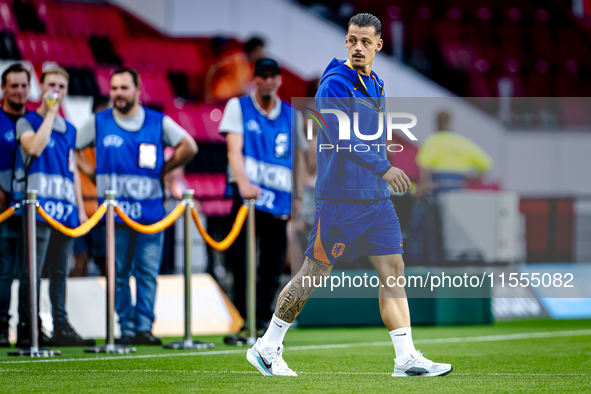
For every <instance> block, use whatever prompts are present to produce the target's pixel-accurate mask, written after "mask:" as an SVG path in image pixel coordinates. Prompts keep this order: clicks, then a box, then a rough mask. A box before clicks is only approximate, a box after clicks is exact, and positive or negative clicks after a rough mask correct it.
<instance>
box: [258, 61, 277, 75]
mask: <svg viewBox="0 0 591 394" xmlns="http://www.w3.org/2000/svg"><path fill="white" fill-rule="evenodd" d="M265 71H272V72H274V73H275V74H281V69H280V68H279V64H277V62H276V61H275V60H273V59H269V58H268V57H264V58H262V59H259V60H257V61H256V63H255V64H254V75H257V76H260V75H262V74H263V73H264V72H265Z"/></svg>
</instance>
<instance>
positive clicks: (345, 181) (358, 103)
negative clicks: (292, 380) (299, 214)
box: [246, 14, 452, 377]
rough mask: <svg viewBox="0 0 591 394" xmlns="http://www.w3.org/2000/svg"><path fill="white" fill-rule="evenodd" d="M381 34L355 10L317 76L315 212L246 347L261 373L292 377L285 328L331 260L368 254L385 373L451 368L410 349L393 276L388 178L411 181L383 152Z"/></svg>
mask: <svg viewBox="0 0 591 394" xmlns="http://www.w3.org/2000/svg"><path fill="white" fill-rule="evenodd" d="M381 33H382V24H381V22H380V21H379V19H378V18H376V17H375V16H373V15H371V14H357V15H355V16H353V17H352V18H351V19H350V21H349V25H348V29H347V35H346V37H345V47H346V48H347V52H348V53H347V55H348V56H347V60H338V59H333V60H332V61H331V62H330V64H329V65H328V67H327V68H326V70H325V71H324V74H323V75H322V79H321V81H320V85H319V88H318V92H317V93H316V100H315V101H316V108H317V110H318V111H319V112H321V113H322V115H321V116H322V117H323V122H322V123H323V126H324V127H322V130H321V131H320V132H319V133H318V151H317V163H318V179H317V181H316V187H315V199H316V217H315V220H314V226H313V228H312V234H311V235H310V238H309V240H308V249H307V250H306V252H305V255H306V258H305V261H304V265H303V266H302V269H301V270H300V271H299V272H298V273H297V275H295V276H294V277H293V278H292V279H291V281H290V282H289V284H288V285H287V286H285V288H284V289H283V291H282V292H281V294H280V295H279V298H278V300H277V306H276V308H275V313H274V315H273V319H272V322H273V323H272V324H270V325H269V328H268V329H267V331H266V332H265V334H264V336H263V337H262V338H259V339H258V340H257V342H256V344H255V345H254V346H253V347H252V348H251V349H250V350H249V351H248V352H247V356H246V357H247V360H248V362H249V363H250V364H251V365H253V366H254V367H255V368H256V369H258V370H259V371H260V372H261V373H262V374H263V375H266V376H297V374H296V373H295V372H294V371H293V370H292V369H291V368H289V367H288V366H287V364H286V362H285V361H284V360H283V354H282V353H283V338H284V336H285V334H286V332H287V330H288V329H289V327H290V326H291V324H292V323H293V321H294V319H295V318H296V317H297V315H298V314H299V313H300V311H301V310H302V308H303V307H304V304H305V303H306V301H307V299H308V298H309V297H310V296H311V295H312V293H313V291H314V290H315V288H316V287H317V286H319V285H321V284H322V283H323V281H324V280H325V278H326V277H327V276H329V275H330V272H331V270H332V267H333V264H334V263H335V262H339V261H353V260H355V259H356V258H359V257H366V258H369V260H370V261H371V263H372V264H373V266H374V267H375V268H376V270H377V271H378V274H379V278H380V285H381V286H380V287H379V306H380V314H381V316H382V320H383V321H384V324H385V326H386V327H387V328H388V331H389V333H390V337H391V338H392V342H393V345H394V349H395V352H396V359H395V360H394V373H393V374H392V376H393V377H407V376H443V375H447V374H449V373H450V372H451V371H452V366H451V365H450V364H440V363H434V362H432V361H430V360H428V359H426V358H425V357H423V355H422V353H420V352H419V351H418V350H416V349H415V347H414V344H413V340H412V336H411V327H410V313H409V309H408V301H407V299H406V293H405V289H404V287H399V286H392V282H391V281H390V280H391V279H394V280H397V279H398V278H400V277H401V276H402V277H403V276H404V262H403V260H402V251H403V250H402V237H401V233H400V224H399V223H398V218H397V216H396V212H395V211H394V207H393V205H392V203H391V202H390V200H389V196H390V193H389V191H388V185H390V186H392V188H393V189H394V190H395V191H404V192H406V191H407V190H408V188H409V187H410V180H409V179H408V177H407V176H406V175H405V174H404V172H403V171H402V170H400V169H399V168H395V167H392V166H391V165H390V163H389V162H388V160H387V158H386V149H387V141H386V138H385V134H386V133H383V130H384V128H385V127H384V124H385V119H384V112H385V104H384V101H385V93H384V82H383V81H382V80H381V79H380V78H379V77H378V76H377V74H376V73H375V72H374V71H373V70H372V68H373V62H374V58H375V55H376V54H377V53H378V52H379V51H380V50H381V49H382V45H383V41H382V39H381ZM347 118H348V119H347ZM341 125H342V126H341ZM377 130H379V132H378V133H376V131H377ZM306 278H307V280H306ZM343 282H345V281H343ZM331 283H332V282H331ZM349 286H350V285H349ZM342 313H343V314H346V313H348V311H347V310H343V311H342Z"/></svg>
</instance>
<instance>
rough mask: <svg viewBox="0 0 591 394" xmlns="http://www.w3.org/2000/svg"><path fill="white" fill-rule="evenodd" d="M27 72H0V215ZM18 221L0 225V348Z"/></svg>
mask: <svg viewBox="0 0 591 394" xmlns="http://www.w3.org/2000/svg"><path fill="white" fill-rule="evenodd" d="M30 82H31V73H30V72H29V70H28V69H27V68H25V67H24V66H23V65H22V64H20V63H15V64H13V65H11V66H9V67H8V68H6V70H4V72H3V73H2V95H3V97H4V100H3V102H2V109H0V212H4V211H5V210H6V209H7V208H8V207H9V206H10V202H11V199H12V177H13V173H14V152H15V149H16V144H15V140H14V124H15V123H16V121H17V120H18V118H20V117H21V116H23V115H24V114H25V113H26V112H27V109H26V108H25V104H26V103H27V99H28V96H29V90H30V87H31V84H30ZM19 240H20V220H19V219H18V218H15V217H11V218H8V219H7V220H5V221H4V222H3V223H0V347H7V346H10V342H8V320H9V319H10V315H9V314H8V309H9V308H10V298H11V285H12V281H13V279H16V278H17V276H18V265H19V264H18V247H19Z"/></svg>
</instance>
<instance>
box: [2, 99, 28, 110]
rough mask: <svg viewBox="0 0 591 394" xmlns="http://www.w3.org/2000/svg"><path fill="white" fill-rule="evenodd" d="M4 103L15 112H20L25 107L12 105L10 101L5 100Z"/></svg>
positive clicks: (18, 104) (16, 104) (19, 104)
mask: <svg viewBox="0 0 591 394" xmlns="http://www.w3.org/2000/svg"><path fill="white" fill-rule="evenodd" d="M6 102H7V103H8V105H10V108H12V109H13V110H15V111H17V112H18V111H21V110H22V109H23V107H24V106H25V105H24V104H21V103H13V102H12V101H10V100H6Z"/></svg>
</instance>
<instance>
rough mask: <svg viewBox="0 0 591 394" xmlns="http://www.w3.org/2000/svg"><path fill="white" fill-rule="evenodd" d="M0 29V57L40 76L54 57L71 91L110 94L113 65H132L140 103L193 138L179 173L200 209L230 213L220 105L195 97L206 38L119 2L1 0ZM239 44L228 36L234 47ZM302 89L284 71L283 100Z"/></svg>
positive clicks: (207, 52) (304, 87)
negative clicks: (171, 30) (180, 33)
mask: <svg viewBox="0 0 591 394" xmlns="http://www.w3.org/2000/svg"><path fill="white" fill-rule="evenodd" d="M0 30H1V36H0V58H1V59H5V60H25V61H29V62H30V63H32V65H33V67H34V69H35V71H36V72H37V74H38V75H39V74H40V72H41V70H42V67H43V64H44V63H45V62H57V63H58V64H60V65H62V66H64V67H65V68H66V69H67V70H68V72H69V73H70V76H71V82H70V91H69V94H70V95H72V96H94V95H96V94H108V92H109V75H110V72H111V69H112V68H113V67H114V66H116V65H121V64H123V65H125V66H129V67H133V68H135V69H137V70H138V72H139V73H140V75H141V78H142V83H143V89H142V96H141V100H142V102H143V103H144V104H145V105H147V106H149V107H153V108H157V109H161V110H163V111H164V112H165V113H166V114H168V115H169V116H171V117H172V118H173V119H174V120H175V121H177V122H178V123H179V124H180V125H181V126H183V127H184V128H185V129H187V130H188V131H189V133H190V134H191V136H193V138H195V140H196V141H197V142H198V143H199V146H200V151H199V154H198V155H197V157H195V159H194V160H193V162H191V163H189V164H188V165H187V167H186V171H185V172H186V182H187V184H188V186H190V187H191V188H193V189H195V190H196V197H197V198H198V199H199V200H200V202H201V204H200V205H201V208H202V210H203V212H204V213H205V214H206V215H207V216H225V215H227V214H229V213H230V210H231V206H232V203H231V200H226V199H224V198H223V194H224V190H225V187H226V180H225V172H226V163H227V162H226V149H225V139H224V137H222V136H221V135H220V134H219V133H218V130H217V127H218V124H219V121H220V120H221V116H222V110H223V105H222V104H223V103H217V105H206V104H203V103H202V102H201V100H202V98H203V96H204V94H203V86H204V79H205V73H206V72H207V69H208V68H209V66H210V65H211V64H210V63H211V60H210V59H211V58H212V56H211V49H210V38H200V37H196V38H188V39H173V38H168V37H165V36H163V35H162V34H160V33H159V32H157V31H156V30H154V29H152V28H151V27H149V26H147V25H145V24H144V23H143V22H141V21H139V20H138V19H136V18H135V17H134V16H132V15H130V14H128V13H127V12H125V11H123V10H121V9H119V8H117V7H114V6H112V5H109V4H104V3H101V4H97V3H96V2H88V3H86V2H83V1H80V2H72V1H68V2H59V1H53V0H14V1H13V0H0ZM240 45H241V44H240V43H238V42H236V41H234V40H232V48H236V47H237V46H240ZM307 91H308V83H307V82H306V81H304V80H302V79H301V78H299V77H298V76H297V75H295V74H293V73H292V72H290V71H288V70H284V85H283V87H282V88H281V90H280V92H279V94H280V96H281V97H282V98H283V99H286V100H289V99H290V97H300V96H305V95H306V92H307ZM36 105H37V104H36V103H32V104H31V108H35V107H36Z"/></svg>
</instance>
